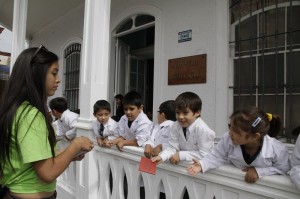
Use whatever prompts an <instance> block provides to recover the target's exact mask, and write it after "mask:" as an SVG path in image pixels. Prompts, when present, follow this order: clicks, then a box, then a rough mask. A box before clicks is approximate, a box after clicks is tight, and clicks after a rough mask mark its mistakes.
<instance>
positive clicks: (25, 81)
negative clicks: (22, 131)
mask: <svg viewBox="0 0 300 199" xmlns="http://www.w3.org/2000/svg"><path fill="white" fill-rule="evenodd" d="M57 61H58V56H57V55H55V54H54V53H52V52H49V51H48V50H46V49H45V48H28V49H26V50H24V51H23V52H22V53H21V54H20V55H19V56H18V58H17V60H16V62H15V64H14V66H13V70H12V73H11V76H10V78H9V80H8V82H7V84H6V87H5V89H4V92H3V95H2V98H1V102H0V177H2V176H3V169H4V165H5V164H6V163H7V161H8V163H9V164H10V165H11V162H10V155H11V150H10V144H11V140H12V127H13V121H14V118H15V116H16V111H17V109H18V107H19V106H20V105H21V104H22V103H23V102H24V101H28V102H29V105H31V106H33V107H35V108H37V109H38V111H39V112H41V113H42V114H43V115H44V117H45V121H46V125H47V130H48V133H49V135H48V140H49V143H50V146H51V151H52V155H53V157H54V156H55V153H54V146H55V142H56V141H55V132H54V130H53V128H52V125H51V122H50V119H49V115H48V108H47V97H48V96H47V93H46V87H45V82H46V75H47V71H48V69H49V68H50V66H51V65H52V64H53V63H55V62H57ZM26 109H27V108H26ZM24 110H25V109H24ZM25 114H26V111H23V112H22V113H21V116H20V118H22V115H25ZM37 114H38V112H37ZM37 114H36V115H37ZM18 122H19V121H16V125H15V126H14V128H15V130H16V132H18V125H17V124H18ZM29 129H30V126H29V128H28V130H29ZM15 136H17V134H16V135H15ZM16 140H17V139H16ZM17 147H19V146H18V143H17ZM18 149H19V148H18Z"/></svg>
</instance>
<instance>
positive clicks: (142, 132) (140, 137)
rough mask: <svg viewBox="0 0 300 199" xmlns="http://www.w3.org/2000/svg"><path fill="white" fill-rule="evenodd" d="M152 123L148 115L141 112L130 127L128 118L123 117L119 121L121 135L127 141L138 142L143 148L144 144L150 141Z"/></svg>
mask: <svg viewBox="0 0 300 199" xmlns="http://www.w3.org/2000/svg"><path fill="white" fill-rule="evenodd" d="M151 128H152V122H151V121H150V120H149V118H148V117H147V115H146V114H145V113H143V112H141V113H140V114H139V115H138V116H137V118H135V120H134V121H133V122H132V124H131V127H130V128H129V127H128V118H127V116H126V115H123V116H122V117H121V119H120V121H119V135H120V136H122V137H123V138H124V139H126V140H134V139H136V140H137V143H138V145H139V146H143V145H144V142H146V141H147V140H149V139H150V134H151V133H150V131H151Z"/></svg>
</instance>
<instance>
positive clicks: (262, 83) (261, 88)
mask: <svg viewBox="0 0 300 199" xmlns="http://www.w3.org/2000/svg"><path fill="white" fill-rule="evenodd" d="M258 92H259V93H276V92H277V93H278V92H279V93H283V92H284V63H283V54H277V55H276V54H272V55H265V56H260V57H259V58H258Z"/></svg>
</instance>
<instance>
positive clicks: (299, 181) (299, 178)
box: [290, 165, 300, 190]
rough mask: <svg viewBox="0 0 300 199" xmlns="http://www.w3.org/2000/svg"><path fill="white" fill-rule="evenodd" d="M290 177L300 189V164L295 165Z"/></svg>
mask: <svg viewBox="0 0 300 199" xmlns="http://www.w3.org/2000/svg"><path fill="white" fill-rule="evenodd" d="M290 177H291V180H292V182H293V183H294V184H295V185H296V186H297V188H298V189H299V190H300V165H298V166H295V167H293V168H292V169H291V171H290Z"/></svg>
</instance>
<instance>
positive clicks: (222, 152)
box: [187, 107, 290, 183]
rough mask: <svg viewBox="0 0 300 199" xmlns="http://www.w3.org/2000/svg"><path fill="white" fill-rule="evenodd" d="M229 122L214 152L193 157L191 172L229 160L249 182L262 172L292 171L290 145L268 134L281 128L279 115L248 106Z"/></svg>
mask: <svg viewBox="0 0 300 199" xmlns="http://www.w3.org/2000/svg"><path fill="white" fill-rule="evenodd" d="M228 126H229V132H228V133H226V134H225V135H224V136H223V137H222V139H221V140H220V141H219V143H218V144H217V146H216V147H215V148H214V150H213V152H212V153H210V154H209V155H207V156H206V157H204V158H202V159H201V160H196V159H194V160H193V161H194V164H192V165H189V166H188V168H187V170H188V173H189V174H190V175H196V174H197V173H199V172H203V173H204V172H206V171H208V170H210V169H214V168H217V167H219V166H221V165H223V164H225V163H226V162H230V163H232V164H233V165H234V166H235V167H237V168H240V169H242V170H243V171H244V172H246V175H245V181H246V182H248V183H254V182H256V181H257V179H258V178H261V177H263V176H268V175H273V174H285V173H286V172H287V171H289V169H290V165H289V161H288V157H289V153H288V149H287V147H286V146H285V145H284V144H282V143H281V142H280V141H278V140H276V139H275V138H271V137H270V136H269V135H267V134H272V135H276V134H277V133H276V132H279V130H280V119H279V117H278V116H277V115H271V114H266V113H265V112H263V111H262V110H260V109H258V108H257V107H248V108H245V109H241V110H237V111H235V112H234V113H233V114H232V115H231V117H230V124H229V125H228Z"/></svg>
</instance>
